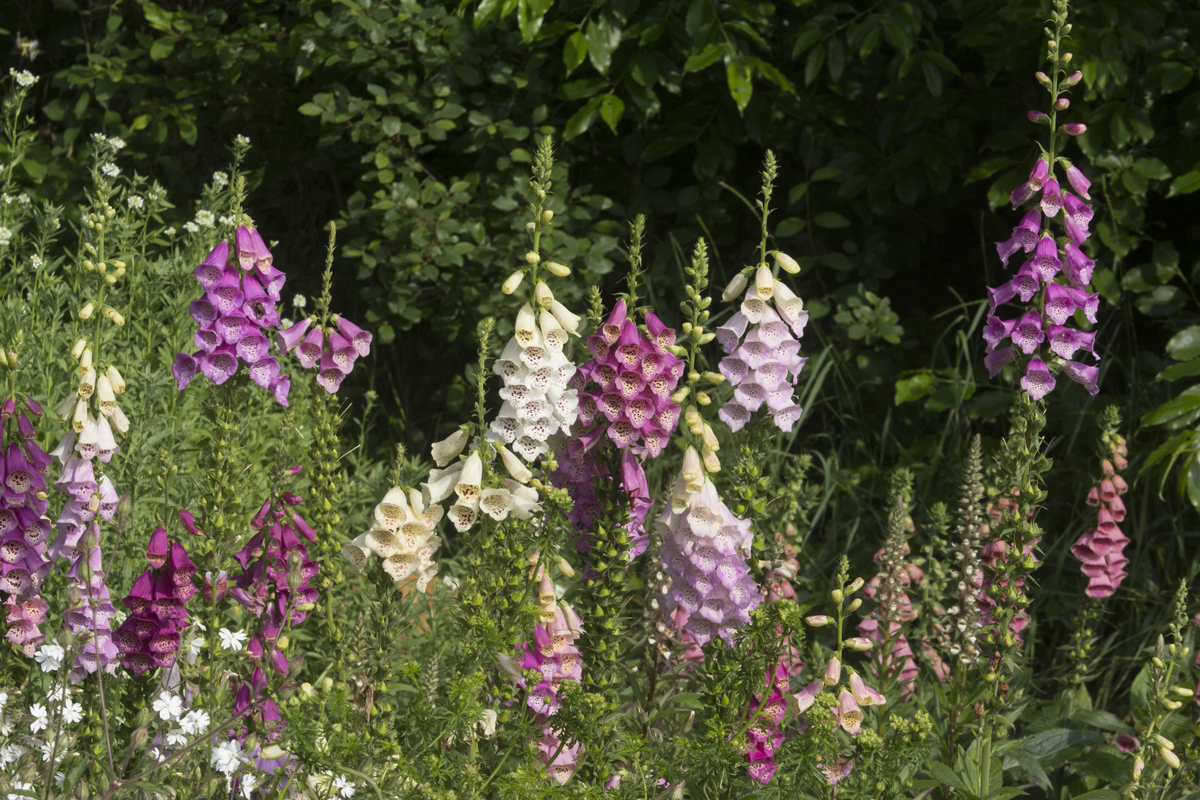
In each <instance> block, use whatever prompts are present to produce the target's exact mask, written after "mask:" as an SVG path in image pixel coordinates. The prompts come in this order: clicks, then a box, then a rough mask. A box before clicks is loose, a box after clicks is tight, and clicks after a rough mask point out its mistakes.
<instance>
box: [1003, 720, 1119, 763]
mask: <svg viewBox="0 0 1200 800" xmlns="http://www.w3.org/2000/svg"><path fill="white" fill-rule="evenodd" d="M1103 738H1104V737H1103V736H1101V735H1100V734H1099V733H1096V732H1095V731H1083V730H1075V729H1072V728H1052V729H1050V730H1048V731H1042V732H1041V733H1035V734H1034V735H1033V736H1030V737H1027V738H1025V739H1022V740H1021V741H1020V745H1021V748H1022V749H1023V750H1025V751H1026V752H1029V753H1032V754H1033V755H1034V757H1036V758H1037V760H1038V761H1039V762H1041V764H1042V766H1044V767H1046V768H1047V769H1053V768H1054V767H1057V766H1058V765H1059V764H1061V763H1062V762H1063V761H1064V760H1065V758H1066V756H1068V755H1070V752H1071V751H1072V750H1074V749H1077V748H1083V747H1085V746H1087V745H1093V744H1096V743H1098V742H1100V741H1102V740H1103Z"/></svg>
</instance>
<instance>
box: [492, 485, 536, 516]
mask: <svg viewBox="0 0 1200 800" xmlns="http://www.w3.org/2000/svg"><path fill="white" fill-rule="evenodd" d="M500 485H501V486H503V487H504V488H505V489H506V490H507V491H508V493H509V495H510V496H511V497H512V511H511V513H512V515H513V516H514V517H516V518H517V519H530V518H531V517H532V516H533V515H534V514H536V513H538V512H539V511H541V510H542V506H541V503H539V502H538V493H537V490H536V489H534V488H533V487H532V486H522V485H521V484H519V483H517V482H516V481H514V480H510V479H508V478H504V479H502V480H501V481H500Z"/></svg>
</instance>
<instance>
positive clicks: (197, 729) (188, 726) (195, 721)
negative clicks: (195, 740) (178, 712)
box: [179, 708, 209, 736]
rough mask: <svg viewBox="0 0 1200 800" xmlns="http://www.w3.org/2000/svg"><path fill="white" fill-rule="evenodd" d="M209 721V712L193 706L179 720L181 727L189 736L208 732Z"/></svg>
mask: <svg viewBox="0 0 1200 800" xmlns="http://www.w3.org/2000/svg"><path fill="white" fill-rule="evenodd" d="M208 723H209V718H208V712H207V711H204V710H202V709H199V708H193V709H192V710H191V711H189V712H188V713H187V714H185V715H184V716H183V719H181V720H179V727H180V728H182V729H183V732H184V733H186V734H188V735H189V736H195V735H196V734H198V733H208Z"/></svg>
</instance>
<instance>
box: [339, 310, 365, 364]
mask: <svg viewBox="0 0 1200 800" xmlns="http://www.w3.org/2000/svg"><path fill="white" fill-rule="evenodd" d="M333 320H334V322H335V323H336V324H337V329H338V332H339V333H341V334H342V336H343V337H345V339H346V340H347V341H348V342H350V344H351V345H352V346H353V347H354V349H355V351H356V352H357V353H358V354H359V355H360V356H364V357H365V356H368V355H370V354H371V339H372V336H371V333H370V332H369V331H364V330H363V329H362V328H360V327H358V326H357V325H355V324H354V323H353V322H351V321H350V320H348V319H346V318H345V317H341V316H338V315H336V314H335V315H334V317H333Z"/></svg>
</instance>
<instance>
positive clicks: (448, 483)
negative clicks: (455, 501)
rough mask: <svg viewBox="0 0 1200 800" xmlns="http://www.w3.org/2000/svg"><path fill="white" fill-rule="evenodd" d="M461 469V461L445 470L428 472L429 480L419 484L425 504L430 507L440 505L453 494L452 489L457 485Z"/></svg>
mask: <svg viewBox="0 0 1200 800" xmlns="http://www.w3.org/2000/svg"><path fill="white" fill-rule="evenodd" d="M462 469H463V462H462V461H457V462H455V463H453V464H451V465H450V466H448V467H446V468H445V469H431V470H430V471H429V480H428V481H427V482H426V483H422V484H421V488H422V489H423V490H424V493H425V495H424V496H425V497H426V502H427V503H429V504H431V505H432V504H434V503H440V502H442V501H443V500H445V499H446V498H447V497H449V496H450V495H451V494H452V493H453V492H454V487H455V485H456V484H457V483H458V478H459V476H460V475H461V474H462Z"/></svg>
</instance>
